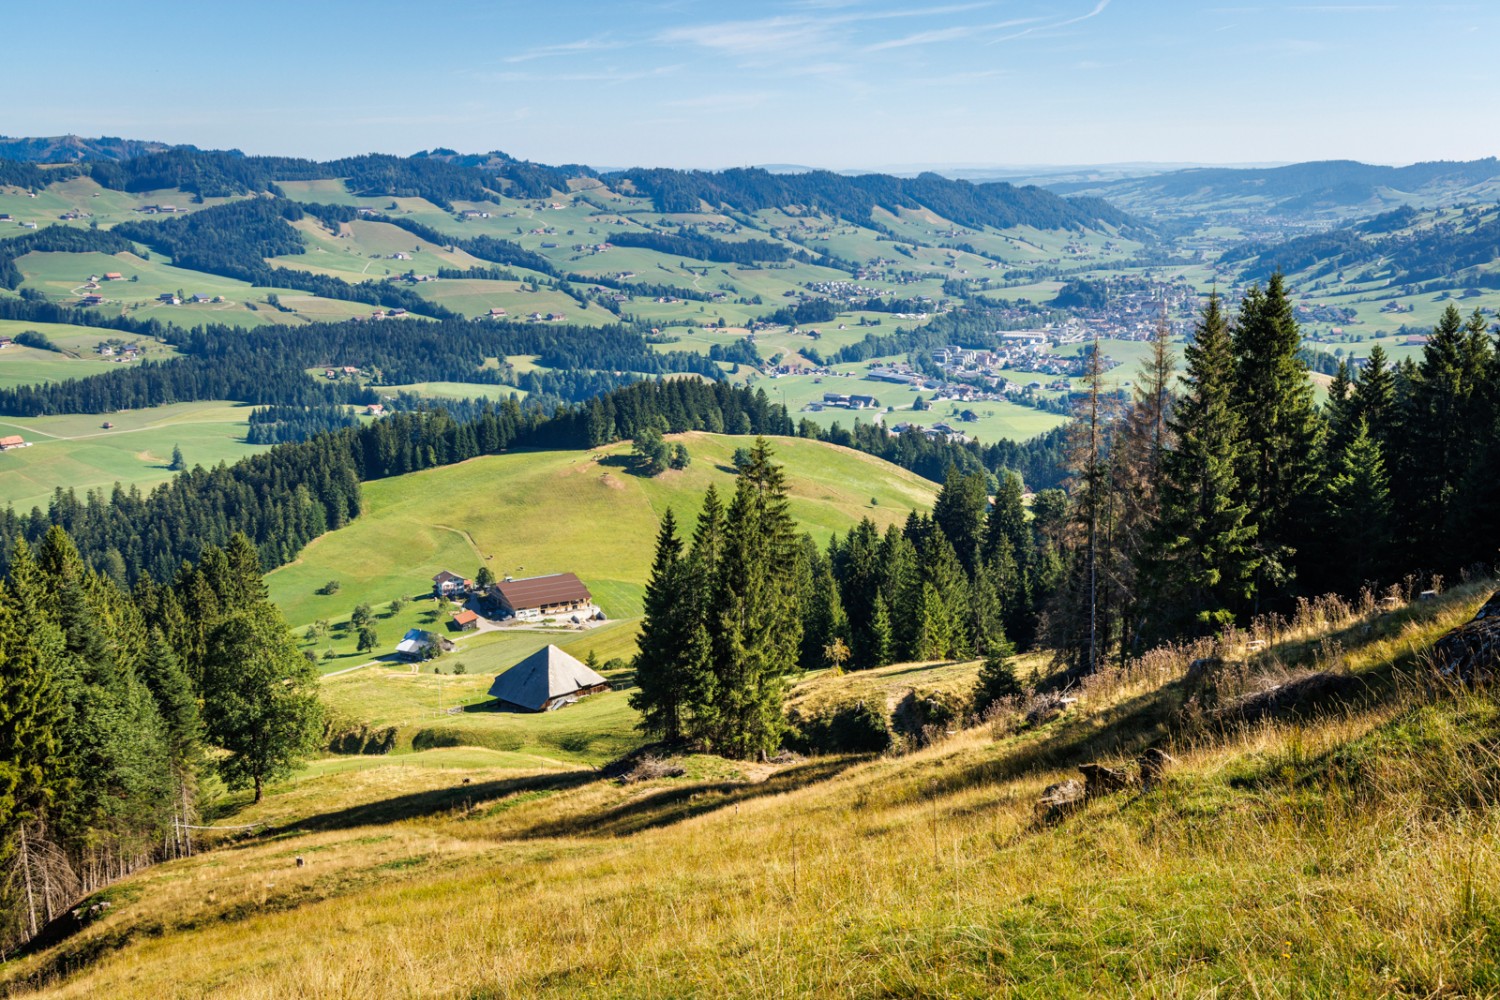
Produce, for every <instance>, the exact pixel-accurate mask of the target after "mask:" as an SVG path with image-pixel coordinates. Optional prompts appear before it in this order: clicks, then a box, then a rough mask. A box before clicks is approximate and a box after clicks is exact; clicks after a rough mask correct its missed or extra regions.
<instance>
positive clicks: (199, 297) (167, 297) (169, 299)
mask: <svg viewBox="0 0 1500 1000" xmlns="http://www.w3.org/2000/svg"><path fill="white" fill-rule="evenodd" d="M187 300H188V301H189V302H192V303H194V304H195V305H207V304H208V303H210V302H223V301H224V297H223V296H222V295H220V296H213V295H204V294H203V293H202V292H199V293H197V294H195V295H189V296H188V298H187ZM156 301H158V302H160V303H161V304H162V305H166V306H180V305H182V297H181V296H180V295H178V294H177V293H176V292H162V293H161V294H160V295H158V296H157V297H156Z"/></svg>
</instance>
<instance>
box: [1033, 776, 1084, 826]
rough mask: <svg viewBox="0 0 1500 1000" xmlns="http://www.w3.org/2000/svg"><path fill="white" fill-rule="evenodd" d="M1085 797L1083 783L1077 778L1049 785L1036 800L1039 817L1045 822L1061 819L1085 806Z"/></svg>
mask: <svg viewBox="0 0 1500 1000" xmlns="http://www.w3.org/2000/svg"><path fill="white" fill-rule="evenodd" d="M1084 795H1085V792H1084V787H1083V782H1081V781H1079V780H1078V779H1077V778H1069V779H1068V780H1067V781H1059V782H1058V783H1057V784H1055V785H1048V786H1047V787H1046V788H1045V789H1043V790H1042V797H1041V798H1039V799H1037V800H1036V812H1037V817H1038V818H1039V819H1041V820H1042V821H1044V822H1050V821H1051V820H1055V819H1061V818H1062V817H1063V816H1066V815H1067V814H1068V813H1070V812H1072V811H1073V810H1075V809H1077V808H1078V807H1079V806H1081V805H1083V800H1084Z"/></svg>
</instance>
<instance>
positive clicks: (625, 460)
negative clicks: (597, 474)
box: [596, 453, 652, 479]
mask: <svg viewBox="0 0 1500 1000" xmlns="http://www.w3.org/2000/svg"><path fill="white" fill-rule="evenodd" d="M596 464H598V465H601V466H604V467H605V468H608V469H619V470H620V471H621V472H624V473H626V474H627V475H631V476H635V477H636V478H637V479H651V478H652V476H651V475H650V474H649V473H648V472H647V471H646V469H645V466H644V464H643V463H642V462H641V460H640V459H638V458H636V457H635V456H634V455H633V454H630V453H626V454H624V455H605V456H604V457H603V458H601V459H599V461H598V462H597V463H596Z"/></svg>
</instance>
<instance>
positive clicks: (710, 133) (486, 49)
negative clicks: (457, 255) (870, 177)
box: [0, 0, 1500, 168]
mask: <svg viewBox="0 0 1500 1000" xmlns="http://www.w3.org/2000/svg"><path fill="white" fill-rule="evenodd" d="M5 24H6V29H5V33H6V35H7V36H8V39H7V42H6V44H5V47H4V50H5V51H4V56H3V57H0V83H3V85H4V87H5V93H6V94H7V95H8V99H7V101H6V102H5V103H6V107H5V110H3V111H0V132H3V133H5V134H9V135H56V134H61V133H64V132H74V133H78V134H84V135H97V134H110V135H124V136H129V137H132V138H150V139H161V140H165V141H169V142H191V143H195V144H197V145H200V146H212V147H229V146H234V147H239V148H241V149H244V150H245V151H247V152H252V153H279V154H289V155H302V156H314V157H319V158H325V157H330V156H336V155H342V154H348V153H359V152H369V151H381V152H394V153H410V152H414V151H416V150H419V149H425V148H431V147H435V146H449V147H453V148H457V149H460V150H465V151H478V150H490V149H503V150H505V151H506V152H509V153H511V154H512V155H515V156H519V157H522V158H527V159H533V160H539V161H542V162H549V163H562V162H584V163H590V164H593V165H596V166H632V165H663V166H691V167H725V166H739V165H746V164H753V163H799V164H808V165H813V166H820V167H832V168H849V167H864V168H894V167H901V166H912V165H923V164H928V165H930V164H942V165H963V164H972V165H981V164H982V165H992V164H1082V163H1112V162H1126V161H1154V162H1184V161H1191V162H1204V163H1245V162H1272V161H1292V160H1308V159H1325V158H1334V157H1349V158H1355V159H1363V160H1368V161H1372V162H1383V163H1409V162H1412V161H1416V160H1425V159H1471V158H1475V157H1480V156H1489V155H1493V154H1496V153H1500V149H1497V146H1500V134H1497V133H1496V131H1495V123H1496V122H1497V121H1500V113H1497V112H1500V60H1496V59H1495V57H1494V52H1495V49H1496V47H1497V44H1500V3H1496V2H1494V0H1484V2H1474V3H1455V4H1442V3H1437V4H1432V3H1411V2H1407V3H1327V4H1319V3H1272V4H1264V5H1243V6H1241V5H1226V4H1214V3H1193V2H1187V0H993V2H983V0H980V2H968V0H953V2H942V0H939V2H936V3H928V4H917V3H910V2H900V0H786V2H776V3H753V4H752V3H733V4H730V3H707V2H697V0H663V2H573V0H556V2H553V3H547V4H541V3H530V2H523V3H473V2H449V0H426V2H420V3H411V2H400V3H397V2H390V0H363V2H360V3H345V2H342V0H300V2H288V0H265V2H259V3H253V4H205V3H201V2H194V3H176V2H159V3H152V2H149V0H148V2H139V3H135V4H120V3H113V4H102V3H95V2H92V0H82V2H75V3H70V4H42V3H25V4H16V5H12V7H11V9H10V10H8V11H7V12H6V15H5Z"/></svg>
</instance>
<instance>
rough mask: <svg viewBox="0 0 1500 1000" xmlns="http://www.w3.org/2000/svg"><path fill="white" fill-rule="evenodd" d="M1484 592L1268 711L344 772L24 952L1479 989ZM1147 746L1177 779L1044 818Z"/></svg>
mask: <svg viewBox="0 0 1500 1000" xmlns="http://www.w3.org/2000/svg"><path fill="white" fill-rule="evenodd" d="M1486 594H1487V590H1483V589H1479V588H1473V587H1470V588H1464V589H1461V590H1460V591H1457V592H1454V593H1450V594H1448V595H1445V596H1444V597H1443V598H1441V599H1439V600H1437V601H1427V602H1421V603H1419V604H1416V605H1413V606H1411V607H1409V608H1407V609H1405V610H1403V611H1399V612H1396V613H1394V614H1388V615H1384V616H1381V615H1378V614H1376V613H1374V612H1366V611H1360V610H1359V609H1350V608H1342V609H1340V608H1336V607H1335V606H1333V605H1324V606H1323V607H1321V608H1320V609H1319V610H1318V613H1317V614H1316V615H1310V616H1308V617H1306V618H1304V619H1302V620H1300V621H1297V622H1293V623H1283V625H1282V627H1281V628H1280V629H1279V630H1278V636H1277V641H1276V643H1275V644H1274V645H1273V647H1272V649H1271V650H1269V651H1268V652H1267V653H1266V654H1265V655H1264V656H1262V657H1261V658H1259V659H1256V660H1253V661H1252V664H1251V666H1252V667H1254V668H1255V670H1256V671H1264V673H1263V674H1257V675H1256V676H1264V677H1270V678H1275V677H1277V676H1280V677H1282V678H1285V676H1286V675H1285V674H1280V675H1278V674H1277V669H1278V668H1277V667H1276V663H1277V661H1281V662H1284V663H1287V664H1290V665H1291V667H1292V668H1294V669H1302V670H1306V669H1310V668H1314V667H1319V666H1321V667H1324V668H1327V669H1331V670H1333V671H1335V672H1337V671H1340V670H1342V669H1348V670H1350V671H1351V672H1352V677H1351V679H1350V680H1348V681H1346V682H1344V683H1345V686H1346V687H1347V686H1351V685H1352V686H1354V687H1356V688H1358V689H1359V690H1361V692H1362V693H1361V694H1359V695H1358V696H1356V697H1354V698H1352V699H1350V700H1348V701H1347V702H1344V701H1340V700H1338V699H1334V700H1332V701H1330V700H1327V699H1325V700H1323V701H1321V702H1320V701H1317V700H1312V701H1304V702H1302V703H1301V705H1300V710H1299V713H1298V714H1297V715H1296V716H1294V717H1288V718H1283V719H1270V720H1263V721H1261V722H1258V723H1255V724H1253V725H1242V726H1235V725H1226V726H1223V727H1221V728H1216V727H1213V726H1204V725H1201V724H1199V723H1195V722H1194V719H1195V718H1198V719H1200V720H1201V716H1195V715H1194V714H1193V713H1194V711H1195V705H1198V707H1201V704H1199V703H1195V702H1185V701H1184V699H1185V698H1186V697H1187V695H1188V694H1189V693H1190V688H1189V687H1188V682H1187V681H1186V680H1185V678H1184V675H1183V671H1184V670H1185V668H1186V662H1187V658H1186V657H1185V656H1179V657H1173V658H1171V659H1170V660H1165V661H1161V662H1158V663H1156V664H1155V665H1154V666H1153V667H1152V668H1151V669H1149V670H1147V671H1144V672H1141V673H1133V674H1115V673H1109V674H1106V675H1104V676H1102V677H1100V678H1097V679H1096V680H1095V681H1094V682H1091V683H1090V684H1089V685H1087V686H1085V687H1084V688H1083V690H1081V691H1079V692H1077V693H1078V695H1079V700H1078V702H1077V703H1076V704H1075V705H1074V706H1073V708H1072V709H1070V710H1069V712H1068V713H1067V714H1065V715H1064V716H1063V717H1061V718H1060V719H1057V720H1055V721H1053V722H1049V723H1046V724H1044V725H1042V726H1040V727H1036V728H1029V729H1028V728H1024V727H1022V728H1019V729H1011V728H1007V726H1004V725H1001V726H994V727H989V726H986V727H979V728H974V729H968V730H965V731H963V732H961V733H959V734H957V735H955V736H953V737H952V738H949V739H946V740H941V741H940V742H938V743H936V744H934V745H932V746H930V747H928V748H926V749H924V750H920V751H917V752H914V753H911V754H908V755H905V756H894V757H869V756H864V757H860V756H829V757H818V758H812V759H808V760H799V761H794V762H791V763H786V764H779V765H762V764H733V763H730V762H724V761H718V760H715V759H712V758H701V757H693V758H686V759H684V760H682V761H681V762H680V766H681V767H683V769H684V771H685V773H684V774H683V775H681V776H679V777H654V778H647V780H644V781H641V782H638V783H631V784H621V783H618V782H616V781H611V780H607V779H606V778H604V777H603V776H602V775H601V774H600V773H599V772H596V771H594V770H591V769H579V768H567V767H565V766H564V767H558V766H556V765H553V764H541V765H538V764H532V765H531V766H529V767H526V766H522V767H515V766H508V765H512V764H515V763H517V761H516V760H515V758H514V757H507V756H506V755H505V754H504V753H495V752H481V751H475V750H466V749H440V750H432V751H427V752H424V753H420V754H409V755H401V756H392V757H389V758H380V759H369V758H353V759H350V758H345V759H340V760H330V761H326V762H323V763H322V764H320V765H318V766H317V767H316V768H314V769H313V770H312V771H311V772H310V773H308V774H306V775H304V776H302V777H301V778H299V779H298V780H296V781H293V782H290V783H286V784H283V785H280V786H276V787H273V788H272V789H271V790H270V793H269V794H268V795H267V798H266V800H265V802H264V803H263V804H261V805H260V806H258V807H254V808H243V809H239V810H238V811H237V812H235V813H234V814H233V816H232V818H230V816H229V814H228V813H226V814H225V819H224V822H227V823H231V824H235V825H240V824H246V823H260V824H264V826H263V827H261V828H260V830H259V831H258V832H251V833H248V834H247V833H230V834H228V835H229V836H232V837H235V838H236V840H235V842H234V843H233V846H231V847H226V848H220V849H212V850H207V851H205V852H204V853H203V854H201V855H200V856H198V857H196V858H191V859H186V860H183V861H179V862H173V863H171V864H165V865H161V866H158V867H156V868H153V869H149V870H147V871H145V872H142V873H139V874H137V875H135V876H133V877H131V878H130V879H127V880H125V881H123V882H121V883H119V884H118V885H116V886H113V887H111V888H110V889H108V890H106V891H105V892H103V893H100V894H99V895H98V896H97V897H95V898H94V899H93V900H91V901H89V902H90V904H91V905H92V904H93V903H96V902H106V901H107V902H109V903H110V904H111V905H110V907H109V908H108V909H106V910H103V911H96V913H97V915H96V916H94V917H93V918H92V920H93V922H92V923H91V924H90V925H89V926H87V927H86V928H84V929H83V930H81V931H80V932H79V933H77V934H76V936H74V937H72V938H71V939H67V940H63V941H61V942H59V943H54V944H51V945H48V946H45V947H43V948H41V949H39V950H38V951H37V952H36V953H34V954H31V955H28V956H26V957H23V958H21V959H19V960H16V961H13V962H12V963H11V964H10V965H9V966H8V967H7V968H6V970H5V975H6V976H7V977H8V980H9V982H10V983H11V984H12V985H13V986H16V987H23V988H24V987H26V986H32V987H42V986H46V987H50V988H52V990H53V992H52V995H56V996H60V997H83V996H104V995H108V996H119V997H134V996H166V995H177V994H183V993H195V994H196V993H203V992H211V993H213V994H215V995H217V996H225V997H249V996H293V995H334V996H361V997H371V998H378V997H395V996H411V995H440V996H463V997H475V998H478V997H501V996H517V995H525V996H571V997H579V996H584V997H592V996H621V995H628V996H810V995H819V996H872V995H880V996H914V995H920V996H952V997H989V996H995V995H1009V994H1014V995H1026V996H1085V995H1088V996H1099V995H1148V996H1197V995H1213V994H1223V993H1235V994H1237V993H1245V994H1249V995H1260V996H1305V995H1308V994H1309V993H1312V994H1318V995H1329V996H1391V997H1397V996H1432V995H1454V996H1472V995H1489V994H1491V993H1493V992H1494V990H1495V988H1496V986H1497V983H1500V961H1497V958H1496V955H1497V952H1496V950H1495V942H1496V938H1495V935H1496V927H1497V926H1500V896H1497V894H1496V893H1495V891H1494V888H1493V887H1494V885H1495V881H1496V877H1497V876H1500V830H1497V827H1496V812H1495V804H1496V802H1497V800H1500V782H1497V779H1496V773H1497V771H1496V758H1495V751H1494V745H1495V741H1496V739H1497V736H1500V712H1497V710H1496V707H1495V705H1494V703H1493V702H1492V701H1491V700H1490V699H1488V698H1486V697H1483V696H1482V695H1475V694H1472V693H1466V692H1453V691H1439V692H1431V690H1430V689H1429V688H1428V687H1427V686H1426V685H1424V684H1423V683H1420V681H1421V680H1422V679H1423V678H1424V675H1423V674H1422V673H1421V671H1422V669H1423V668H1422V667H1421V665H1420V663H1419V662H1418V658H1417V656H1416V653H1417V652H1420V650H1422V649H1423V648H1424V647H1425V646H1426V645H1427V643H1429V642H1430V641H1431V640H1432V638H1433V637H1434V636H1436V635H1438V634H1441V633H1442V632H1443V631H1445V630H1446V629H1448V628H1449V627H1451V626H1452V625H1454V624H1457V623H1458V622H1460V621H1463V620H1465V619H1466V618H1467V617H1468V616H1469V615H1470V614H1472V612H1473V609H1474V607H1475V605H1476V604H1477V603H1478V602H1479V601H1480V600H1481V599H1482V597H1483V596H1485V595H1486ZM1221 652H1225V653H1229V654H1231V655H1235V656H1243V655H1244V654H1243V653H1242V652H1240V651H1238V650H1237V648H1236V647H1228V648H1225V649H1224V650H1221ZM1320 655H1321V656H1335V657H1336V658H1337V659H1336V660H1328V659H1326V658H1325V659H1320ZM943 669H944V670H945V671H946V673H945V676H946V675H947V673H951V672H952V671H951V669H949V668H943ZM970 669H972V666H971V668H970ZM906 674H907V677H908V681H907V683H908V684H910V685H911V686H914V687H917V688H921V687H922V686H923V685H924V684H925V683H926V679H927V674H928V671H927V670H926V669H925V668H924V667H923V666H922V665H910V666H908V667H907V668H906ZM849 680H850V682H851V684H855V683H861V684H862V683H864V681H863V679H862V678H861V677H860V676H859V675H851V677H850V679H849ZM819 684H820V685H823V684H824V682H823V681H821V680H820V681H819ZM567 711H572V709H568V710H564V712H562V713H558V714H559V715H565V714H566V712H567ZM529 718H533V719H535V718H537V717H529ZM1002 721H1003V720H1002ZM548 724H551V722H550V720H548ZM1162 744H1164V745H1167V746H1169V747H1170V748H1171V751H1172V753H1173V755H1174V756H1175V758H1176V760H1175V762H1174V763H1173V764H1172V766H1171V769H1170V770H1169V772H1168V775H1167V779H1166V781H1165V783H1164V784H1163V785H1162V786H1161V787H1160V788H1158V789H1156V790H1153V791H1150V792H1146V793H1142V792H1140V791H1138V790H1127V791H1124V792H1116V793H1112V794H1107V795H1104V796H1102V797H1101V798H1099V799H1097V800H1095V801H1092V802H1090V803H1088V804H1087V805H1085V806H1083V807H1082V808H1081V809H1080V810H1079V811H1078V812H1076V813H1074V814H1070V815H1066V816H1063V817H1061V818H1059V819H1055V820H1053V821H1051V822H1047V821H1044V820H1042V819H1040V818H1039V816H1038V814H1037V812H1036V810H1034V808H1033V803H1034V802H1035V801H1036V799H1037V797H1038V795H1039V794H1040V793H1041V792H1042V790H1043V789H1044V788H1045V787H1047V786H1049V785H1051V784H1052V783H1055V782H1058V781H1060V780H1062V779H1065V778H1068V777H1070V776H1071V777H1077V775H1078V771H1077V765H1079V764H1081V763H1087V762H1091V761H1098V760H1101V759H1102V760H1104V761H1105V762H1108V763H1120V762H1122V760H1124V759H1125V758H1128V757H1130V756H1132V755H1133V754H1134V753H1137V752H1139V750H1140V748H1141V747H1143V746H1146V745H1162Z"/></svg>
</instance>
